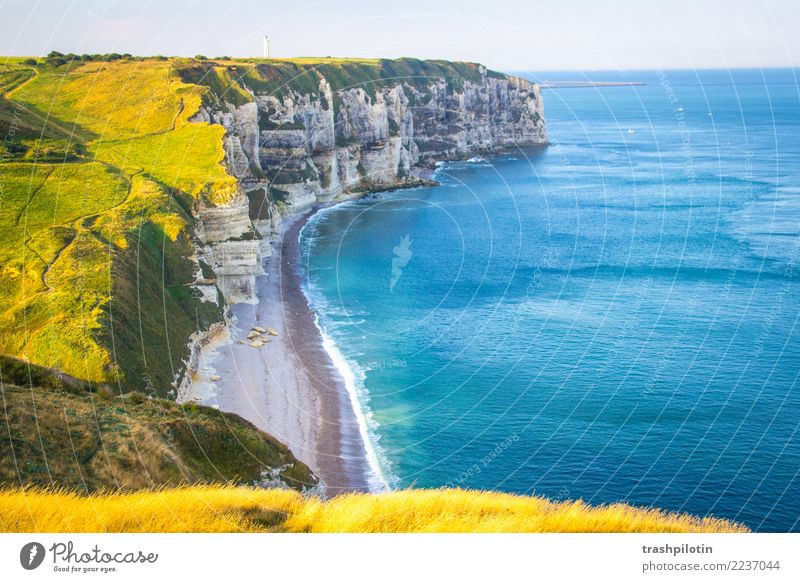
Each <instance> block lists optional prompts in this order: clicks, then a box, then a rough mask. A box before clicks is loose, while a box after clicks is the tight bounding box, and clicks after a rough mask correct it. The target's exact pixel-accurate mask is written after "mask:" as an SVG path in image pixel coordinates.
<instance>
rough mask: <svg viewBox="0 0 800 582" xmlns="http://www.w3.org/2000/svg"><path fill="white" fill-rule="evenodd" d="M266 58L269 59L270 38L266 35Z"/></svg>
mask: <svg viewBox="0 0 800 582" xmlns="http://www.w3.org/2000/svg"><path fill="white" fill-rule="evenodd" d="M264 58H265V59H268V58H269V37H268V36H267V35H264Z"/></svg>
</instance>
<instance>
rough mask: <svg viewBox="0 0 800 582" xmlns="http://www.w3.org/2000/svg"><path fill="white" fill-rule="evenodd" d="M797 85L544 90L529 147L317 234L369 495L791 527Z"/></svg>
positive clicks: (673, 75)
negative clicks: (363, 425)
mask: <svg viewBox="0 0 800 582" xmlns="http://www.w3.org/2000/svg"><path fill="white" fill-rule="evenodd" d="M795 73H796V72H795V71H791V70H772V71H767V72H764V73H762V72H760V71H747V70H741V71H733V72H728V71H703V72H699V73H695V72H688V71H686V72H680V71H668V72H666V73H663V74H659V73H656V72H640V73H630V74H629V75H628V77H627V79H628V80H643V81H646V82H647V83H648V84H647V85H646V86H643V87H641V86H640V87H620V88H603V89H551V90H546V91H545V92H544V97H545V108H546V117H547V120H548V124H549V131H550V137H551V140H552V142H553V145H551V146H550V147H549V148H547V149H546V150H540V151H516V152H512V153H510V154H507V155H503V156H500V157H497V158H493V159H491V160H480V159H473V160H471V161H470V162H462V163H454V164H447V165H444V166H442V167H441V168H440V169H439V173H438V179H439V180H440V181H441V182H442V186H440V187H437V188H420V189H415V190H407V191H398V192H393V193H386V194H383V195H381V196H380V197H378V198H376V199H369V200H360V201H356V202H350V203H346V204H343V205H339V206H336V207H334V208H333V209H329V210H326V211H323V212H322V213H320V214H318V215H316V217H315V218H314V219H312V221H311V222H310V223H309V225H308V226H307V227H306V228H305V230H304V231H303V233H302V235H301V238H302V243H303V249H304V253H305V258H306V268H307V275H308V282H309V289H308V292H309V295H310V298H311V301H312V306H313V307H314V309H315V310H316V311H317V313H318V317H319V323H320V326H321V327H322V329H323V330H324V332H325V334H326V336H328V340H329V341H331V342H334V343H335V346H336V348H337V349H338V350H339V351H340V355H341V356H342V357H343V358H344V360H346V362H345V361H340V362H338V363H339V365H340V366H344V365H347V366H348V369H349V370H350V371H351V372H352V378H351V380H352V382H353V386H352V388H353V389H354V390H356V391H357V392H358V397H359V402H360V406H361V410H362V411H363V412H364V413H365V415H366V421H367V422H368V423H369V426H370V430H369V433H368V438H369V441H370V447H371V448H374V450H375V452H376V455H377V457H376V458H377V459H378V461H377V464H379V468H378V467H377V466H376V470H378V472H379V473H380V474H381V475H382V478H383V479H384V480H385V481H387V482H388V483H389V484H390V485H393V486H416V487H436V486H442V485H456V486H461V487H470V488H481V489H497V490H502V491H511V492H520V493H534V492H535V493H537V494H542V495H547V496H549V497H553V498H582V499H584V500H586V501H588V502H592V503H606V502H613V501H625V502H629V503H634V504H637V505H645V506H651V505H652V506H657V507H662V508H667V509H671V510H678V511H688V512H691V513H695V514H699V515H716V516H721V517H727V518H732V519H736V520H740V521H742V522H744V523H746V524H747V525H749V526H750V527H752V528H754V529H757V530H764V531H789V530H799V529H800V523H799V522H798V519H799V518H800V501H799V500H800V477H799V476H798V472H800V434H798V425H799V424H800V407H799V405H800V389H798V385H797V384H798V374H799V373H800V329H799V328H798V325H797V324H798V316H799V315H800V292H799V291H800V288H799V287H798V282H797V278H798V273H800V269H799V268H798V266H797V264H798V258H800V238H799V237H798V234H799V233H800V115H798V110H799V109H798V105H799V104H800V103H799V101H800V97H799V95H800V94H799V93H798V87H797V84H796V79H795ZM562 77H566V78H572V79H575V78H576V77H577V76H576V75H575V74H572V75H571V76H570V75H563V76H562ZM548 78H550V79H554V78H558V76H557V75H553V74H551V75H548ZM593 78H594V79H603V78H606V79H609V80H620V77H619V75H616V74H611V73H609V74H606V75H605V76H603V75H593ZM623 80H625V79H623Z"/></svg>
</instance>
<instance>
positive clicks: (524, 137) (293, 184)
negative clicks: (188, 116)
mask: <svg viewBox="0 0 800 582" xmlns="http://www.w3.org/2000/svg"><path fill="white" fill-rule="evenodd" d="M354 85H355V83H354ZM245 90H247V91H249V92H250V93H251V94H252V95H253V101H252V102H250V103H246V104H244V105H240V106H239V107H235V106H234V105H232V104H230V103H223V105H222V106H221V108H220V110H214V111H209V110H206V109H201V111H200V112H199V113H198V115H197V116H196V118H195V119H196V120H198V121H206V122H209V123H219V124H220V125H222V126H223V127H225V129H226V136H225V142H224V145H225V152H226V164H227V165H228V168H229V171H230V173H231V174H232V175H234V176H236V177H237V178H238V179H239V181H240V185H241V189H242V192H246V191H252V190H254V189H256V188H258V189H261V190H263V192H264V193H268V195H266V194H265V195H264V196H263V200H264V201H265V203H266V205H268V206H269V210H268V211H267V212H263V211H261V212H260V213H259V215H252V208H251V209H250V212H248V204H247V199H246V197H245V196H244V195H243V194H242V195H240V196H238V197H237V198H236V199H235V200H234V201H233V202H231V204H229V205H227V206H223V207H216V208H204V209H202V210H200V212H199V215H198V223H199V227H198V229H197V232H198V236H199V238H200V239H201V240H202V243H203V244H204V245H206V248H205V251H204V254H205V256H206V257H208V261H209V262H210V263H211V267H212V268H213V269H214V271H215V273H216V274H217V277H218V281H217V284H218V286H219V287H220V289H221V290H222V292H223V294H224V297H225V299H226V301H228V302H237V301H252V300H253V298H252V297H248V293H252V284H251V283H252V281H251V280H252V278H253V277H255V276H256V275H257V274H259V273H260V272H261V258H262V256H264V255H265V254H269V253H270V252H271V249H270V246H269V242H268V241H269V239H270V238H271V237H272V236H274V235H275V234H276V233H277V229H278V228H279V224H280V220H279V218H280V215H281V214H295V213H300V212H304V211H306V210H308V209H309V208H311V207H312V206H313V205H315V204H317V203H319V202H327V201H330V200H333V199H335V198H337V197H339V196H343V195H346V194H348V193H350V192H353V191H357V190H363V189H369V188H389V187H392V186H399V185H404V184H409V183H414V182H415V181H416V180H418V176H421V175H424V171H425V170H424V168H425V167H432V166H433V164H434V163H435V162H436V161H438V160H446V159H458V158H464V157H470V156H473V155H476V154H486V153H491V152H493V151H497V150H500V149H504V148H509V147H515V146H519V147H526V146H532V145H538V144H545V143H547V128H546V125H545V121H544V108H543V103H542V97H541V93H540V91H539V87H538V86H537V85H535V84H533V83H531V82H529V81H526V80H525V79H521V78H518V77H509V76H501V75H497V74H494V73H489V72H487V71H486V69H484V68H480V81H468V80H462V81H461V82H460V83H454V82H453V81H452V80H450V85H448V81H447V80H445V79H438V78H437V79H431V80H430V82H428V83H424V84H420V83H419V82H415V83H413V84H412V83H409V82H404V81H403V80H398V82H397V83H395V84H388V85H386V84H384V85H382V86H380V87H367V88H365V87H364V86H354V87H352V88H347V89H343V90H340V91H335V92H334V91H332V90H331V85H330V83H329V82H328V80H327V79H325V78H320V79H319V84H318V88H317V91H316V92H312V93H305V94H300V93H297V92H295V91H292V90H288V89H287V90H284V91H282V92H281V94H280V96H278V95H270V94H263V93H259V90H258V89H257V88H248V87H245ZM251 219H252V220H254V221H256V223H257V224H258V229H256V228H254V226H253V224H252V223H251ZM252 235H255V237H257V238H258V239H262V238H263V239H264V240H244V239H246V238H247V237H249V236H252Z"/></svg>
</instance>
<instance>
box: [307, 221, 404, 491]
mask: <svg viewBox="0 0 800 582" xmlns="http://www.w3.org/2000/svg"><path fill="white" fill-rule="evenodd" d="M329 210H330V208H326V209H324V210H322V211H321V212H327V211H329ZM312 220H313V218H312ZM311 223H312V221H311V220H310V221H309V222H308V223H306V225H305V226H304V227H303V228H302V229H300V233H299V235H298V236H299V238H300V241H301V245H300V246H301V248H302V247H303V244H302V241H303V231H304V230H305V229H306V227H307V226H308V225H309V224H311ZM309 248H310V247H309ZM304 282H305V285H301V288H302V290H303V294H304V295H305V296H306V301H307V302H308V305H309V306H310V307H311V309H312V310H313V311H314V324H315V325H316V326H317V330H318V331H319V334H320V337H321V338H322V347H323V348H324V349H325V351H326V352H327V354H328V356H329V357H330V358H331V361H332V362H333V365H334V367H335V368H336V370H337V371H338V372H339V375H341V377H342V379H343V380H344V384H345V389H346V390H347V394H348V396H349V399H350V405H351V407H352V409H353V413H354V415H355V417H356V423H357V425H358V432H359V435H360V437H361V441H362V442H363V444H364V451H365V454H366V459H367V465H368V468H369V475H368V486H369V489H370V491H371V492H373V493H380V492H383V491H388V490H390V489H392V487H393V486H395V485H396V484H397V483H398V482H399V478H398V477H397V476H395V475H394V474H392V471H391V461H389V460H388V459H387V458H386V455H385V452H384V451H383V449H382V448H381V447H380V445H379V444H378V441H379V440H380V435H379V434H378V428H379V425H378V423H377V422H376V421H375V419H374V418H373V415H372V410H370V407H369V391H368V390H367V389H366V387H365V385H364V380H365V379H366V372H367V370H364V369H363V368H361V367H360V366H359V365H358V363H356V362H354V361H352V360H349V359H348V358H346V357H345V356H344V354H343V353H342V351H341V349H340V348H339V346H338V345H337V344H336V342H335V341H334V339H333V338H332V337H331V335H330V334H329V333H328V332H327V331H326V329H325V325H323V324H322V323H321V322H320V313H328V311H327V308H326V307H325V303H326V302H325V301H324V299H323V296H322V294H321V292H320V291H319V290H318V289H315V286H314V285H313V284H312V283H311V282H310V281H309V280H308V278H307V277H306V280H305V281H304ZM315 291H316V292H315Z"/></svg>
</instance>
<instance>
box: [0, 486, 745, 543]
mask: <svg viewBox="0 0 800 582" xmlns="http://www.w3.org/2000/svg"><path fill="white" fill-rule="evenodd" d="M0 531H5V532H260V531H281V532H330V533H333V532H362V533H373V532H491V533H495V532H496V533H500V532H509V533H510V532H608V533H611V532H710V533H719V532H745V531H747V528H745V527H744V526H742V525H739V524H735V523H732V522H729V521H725V520H721V519H715V518H696V517H692V516H689V515H685V514H674V513H667V512H663V511H659V510H655V509H640V508H635V507H631V506H629V505H623V504H614V505H608V506H597V507H592V506H589V505H586V504H585V503H583V502H580V501H565V502H553V501H549V500H547V499H544V498H541V497H523V496H516V495H509V494H504V493H493V492H487V491H465V490H460V489H436V490H404V491H396V492H392V493H386V494H382V495H370V494H351V495H342V496H339V497H335V498H333V499H331V500H328V501H322V500H320V499H318V498H315V497H304V496H302V495H301V494H299V493H297V492H295V491H287V490H277V489H271V490H263V489H251V488H247V487H233V486H228V485H202V486H192V487H184V488H177V489H163V490H157V491H142V492H136V493H107V494H98V495H93V496H81V495H78V494H75V493H70V492H65V491H56V492H48V491H43V490H35V489H27V490H26V489H17V490H5V491H0Z"/></svg>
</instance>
